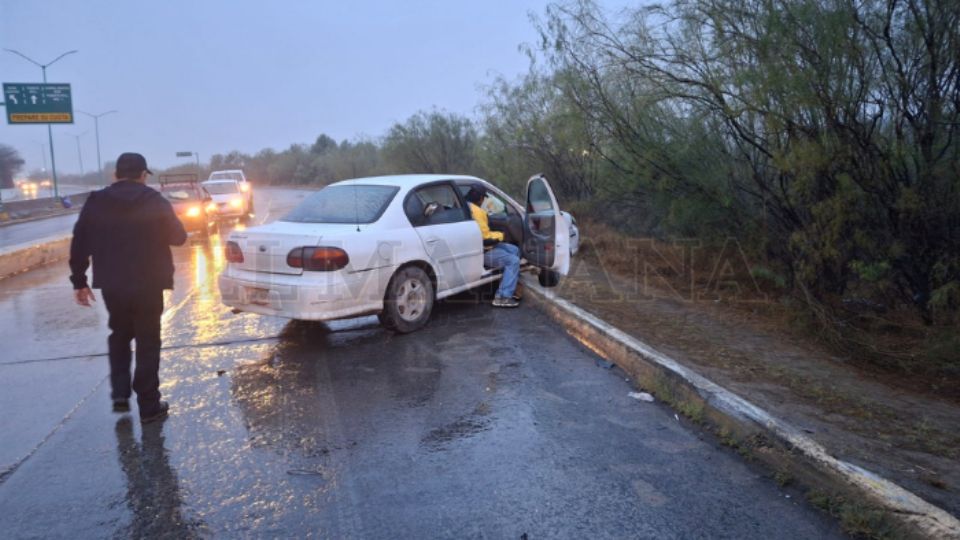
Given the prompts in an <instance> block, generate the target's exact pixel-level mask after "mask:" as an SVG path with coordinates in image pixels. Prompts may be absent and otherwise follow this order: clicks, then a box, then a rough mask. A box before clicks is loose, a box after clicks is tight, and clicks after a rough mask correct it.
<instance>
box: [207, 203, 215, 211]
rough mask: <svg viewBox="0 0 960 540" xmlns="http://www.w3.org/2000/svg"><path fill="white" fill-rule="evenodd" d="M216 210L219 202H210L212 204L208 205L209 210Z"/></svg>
mask: <svg viewBox="0 0 960 540" xmlns="http://www.w3.org/2000/svg"><path fill="white" fill-rule="evenodd" d="M216 211H217V203H214V202H212V203H210V204H208V205H207V212H211V213H212V212H216Z"/></svg>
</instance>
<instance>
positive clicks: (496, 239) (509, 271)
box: [466, 186, 520, 308]
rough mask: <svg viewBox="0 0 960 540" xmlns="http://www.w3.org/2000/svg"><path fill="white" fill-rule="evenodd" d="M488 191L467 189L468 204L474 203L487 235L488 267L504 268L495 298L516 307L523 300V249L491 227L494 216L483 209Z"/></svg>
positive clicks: (482, 231)
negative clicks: (518, 294) (519, 293)
mask: <svg viewBox="0 0 960 540" xmlns="http://www.w3.org/2000/svg"><path fill="white" fill-rule="evenodd" d="M486 196H487V191H486V190H485V189H484V188H483V187H481V186H474V187H471V188H470V191H469V192H467V196H466V199H467V203H468V204H469V206H470V215H471V216H473V220H474V221H476V222H477V225H479V226H480V234H481V236H482V237H483V245H484V253H483V264H484V266H486V267H488V268H502V269H503V278H502V279H501V280H500V287H499V288H498V289H497V294H496V296H495V297H494V299H493V306H494V307H502V308H513V307H517V306H519V305H520V299H519V298H517V297H515V296H514V295H515V293H516V292H517V284H518V282H519V280H520V248H518V247H517V246H515V245H513V244H508V243H507V242H504V238H503V233H502V232H499V231H491V230H490V218H489V216H488V215H487V211H486V210H484V209H483V208H481V205H482V204H483V199H485V198H486Z"/></svg>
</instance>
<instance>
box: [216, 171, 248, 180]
mask: <svg viewBox="0 0 960 540" xmlns="http://www.w3.org/2000/svg"><path fill="white" fill-rule="evenodd" d="M210 179H211V180H237V181H240V180H243V177H242V175H241V174H240V173H224V172H219V173H213V174H211V175H210Z"/></svg>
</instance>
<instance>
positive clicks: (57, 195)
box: [4, 49, 78, 199]
mask: <svg viewBox="0 0 960 540" xmlns="http://www.w3.org/2000/svg"><path fill="white" fill-rule="evenodd" d="M4 50H5V51H7V52H9V53H13V54H15V55H17V56H19V57H21V58H23V59H24V60H26V61H28V62H30V63H31V64H33V65H35V66H38V67H39V68H40V70H41V71H42V72H43V84H47V68H48V67H49V66H51V65H53V64H54V63H56V61H57V60H60V59H61V58H63V57H64V56H67V55H68V54H73V53H75V52H78V51H77V50H72V51H67V52H65V53H63V54H61V55H60V56H58V57H56V58H54V59H53V60H51V61H49V62H47V63H46V64H41V63H40V62H37V61H36V60H34V59H33V58H30V57H29V56H27V55H25V54H23V53H22V52H20V51H15V50H13V49H4ZM47 139H49V140H50V169H51V170H52V171H53V196H54V197H55V198H57V199H59V198H60V188H59V187H57V159H56V158H55V157H54V153H53V129H52V128H51V126H50V124H47Z"/></svg>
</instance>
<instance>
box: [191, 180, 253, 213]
mask: <svg viewBox="0 0 960 540" xmlns="http://www.w3.org/2000/svg"><path fill="white" fill-rule="evenodd" d="M203 187H204V188H206V190H207V191H209V192H210V194H211V195H212V196H213V200H214V202H215V203H217V205H218V207H219V210H220V215H221V216H222V217H225V218H238V219H240V220H242V221H246V219H247V218H249V217H250V216H252V215H253V189H252V187H251V185H250V182H248V181H247V177H246V175H244V174H243V171H242V170H240V169H231V170H224V171H213V172H212V173H210V178H208V179H207V180H206V181H204V182H203Z"/></svg>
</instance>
